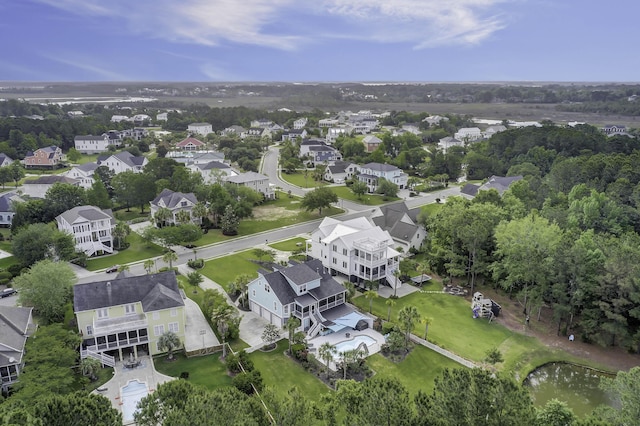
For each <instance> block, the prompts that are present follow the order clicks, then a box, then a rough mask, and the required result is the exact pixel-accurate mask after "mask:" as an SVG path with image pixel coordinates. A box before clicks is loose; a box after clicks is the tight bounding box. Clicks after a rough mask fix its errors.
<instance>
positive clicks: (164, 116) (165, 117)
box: [156, 112, 169, 121]
mask: <svg viewBox="0 0 640 426" xmlns="http://www.w3.org/2000/svg"><path fill="white" fill-rule="evenodd" d="M168 119H169V113H168V112H161V113H159V114H156V121H167V120H168Z"/></svg>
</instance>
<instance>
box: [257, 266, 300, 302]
mask: <svg viewBox="0 0 640 426" xmlns="http://www.w3.org/2000/svg"><path fill="white" fill-rule="evenodd" d="M280 272H281V271H276V272H272V273H270V274H266V275H265V276H264V279H265V280H267V282H268V283H269V286H271V289H272V290H273V294H275V295H276V297H277V298H278V300H279V301H280V303H282V304H283V305H288V304H289V303H292V302H293V301H294V300H295V298H296V293H295V292H294V291H293V289H292V288H291V285H289V282H288V281H287V279H286V278H285V277H284V276H283V275H282V274H281V273H280Z"/></svg>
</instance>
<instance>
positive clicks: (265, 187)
mask: <svg viewBox="0 0 640 426" xmlns="http://www.w3.org/2000/svg"><path fill="white" fill-rule="evenodd" d="M225 180H226V182H229V183H231V184H233V185H238V186H246V187H247V188H251V189H253V190H254V191H257V192H259V193H261V194H262V195H264V198H266V199H268V200H270V199H273V198H275V196H276V194H275V191H274V190H273V188H272V187H271V184H270V183H269V178H268V177H267V176H265V175H262V174H260V173H256V172H246V173H240V174H238V175H235V176H228V177H226V178H225Z"/></svg>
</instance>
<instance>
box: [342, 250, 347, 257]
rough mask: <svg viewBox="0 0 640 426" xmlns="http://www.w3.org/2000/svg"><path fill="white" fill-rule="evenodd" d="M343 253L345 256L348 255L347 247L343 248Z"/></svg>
mask: <svg viewBox="0 0 640 426" xmlns="http://www.w3.org/2000/svg"><path fill="white" fill-rule="evenodd" d="M342 254H344V255H345V256H346V255H347V249H346V248H343V249H342Z"/></svg>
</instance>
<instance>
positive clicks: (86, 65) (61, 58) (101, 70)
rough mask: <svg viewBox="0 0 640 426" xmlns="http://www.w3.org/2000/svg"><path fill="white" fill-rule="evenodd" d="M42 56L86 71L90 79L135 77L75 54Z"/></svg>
mask: <svg viewBox="0 0 640 426" xmlns="http://www.w3.org/2000/svg"><path fill="white" fill-rule="evenodd" d="M41 56H42V57H44V58H46V59H49V60H50V61H54V62H58V63H60V64H63V65H68V66H70V67H72V68H77V69H79V70H83V71H86V72H87V73H89V74H90V79H92V80H93V79H96V78H97V79H101V80H104V81H113V80H116V81H133V80H135V78H131V77H128V76H126V75H124V74H121V73H119V72H115V71H111V70H109V69H107V68H106V67H105V65H106V62H105V61H102V60H99V61H96V60H95V59H90V58H82V57H79V56H77V55H73V54H72V55H66V56H65V55H64V54H61V53H56V54H52V53H45V54H41Z"/></svg>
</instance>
